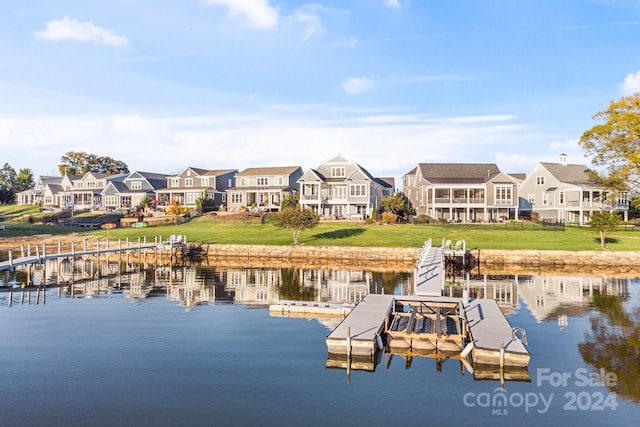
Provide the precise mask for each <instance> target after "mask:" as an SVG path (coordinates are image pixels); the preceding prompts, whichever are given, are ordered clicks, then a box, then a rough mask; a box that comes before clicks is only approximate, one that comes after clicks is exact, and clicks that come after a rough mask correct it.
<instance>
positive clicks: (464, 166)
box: [418, 163, 500, 184]
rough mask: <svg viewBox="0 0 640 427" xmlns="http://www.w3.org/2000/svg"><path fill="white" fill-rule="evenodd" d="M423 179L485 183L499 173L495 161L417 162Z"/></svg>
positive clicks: (436, 181) (437, 181)
mask: <svg viewBox="0 0 640 427" xmlns="http://www.w3.org/2000/svg"><path fill="white" fill-rule="evenodd" d="M418 167H419V168H420V171H421V173H422V176H423V177H424V179H426V180H427V181H429V182H431V183H445V182H446V183H477V184H481V183H485V182H489V181H490V180H491V179H493V178H495V177H496V176H497V175H499V174H500V169H498V165H496V164H495V163H419V164H418Z"/></svg>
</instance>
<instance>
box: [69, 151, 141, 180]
mask: <svg viewBox="0 0 640 427" xmlns="http://www.w3.org/2000/svg"><path fill="white" fill-rule="evenodd" d="M58 170H60V174H61V175H84V174H85V173H87V172H98V173H109V174H117V173H127V172H129V168H128V167H127V165H126V164H125V163H124V162H122V161H120V160H115V159H112V158H111V157H107V156H102V157H100V156H96V155H95V154H87V153H85V152H84V151H68V152H67V153H66V154H65V155H63V156H62V157H61V158H60V164H59V165H58Z"/></svg>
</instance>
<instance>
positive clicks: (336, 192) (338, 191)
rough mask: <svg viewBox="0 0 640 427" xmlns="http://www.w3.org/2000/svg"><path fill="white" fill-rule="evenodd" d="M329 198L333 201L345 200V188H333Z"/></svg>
mask: <svg viewBox="0 0 640 427" xmlns="http://www.w3.org/2000/svg"><path fill="white" fill-rule="evenodd" d="M331 197H332V198H334V199H346V198H347V187H345V186H340V187H333V188H331Z"/></svg>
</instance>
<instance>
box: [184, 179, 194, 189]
mask: <svg viewBox="0 0 640 427" xmlns="http://www.w3.org/2000/svg"><path fill="white" fill-rule="evenodd" d="M184 186H185V187H193V178H185V179H184Z"/></svg>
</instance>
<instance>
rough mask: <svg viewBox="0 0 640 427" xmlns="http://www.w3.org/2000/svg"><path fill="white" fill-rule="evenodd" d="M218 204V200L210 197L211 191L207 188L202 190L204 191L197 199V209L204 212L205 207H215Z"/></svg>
mask: <svg viewBox="0 0 640 427" xmlns="http://www.w3.org/2000/svg"><path fill="white" fill-rule="evenodd" d="M215 205H216V202H215V200H214V199H213V198H211V197H209V192H208V191H207V189H206V188H205V189H204V190H202V193H200V195H199V196H198V198H197V199H196V209H197V210H198V212H200V213H202V212H203V211H204V209H205V208H207V207H213V206H215Z"/></svg>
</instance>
